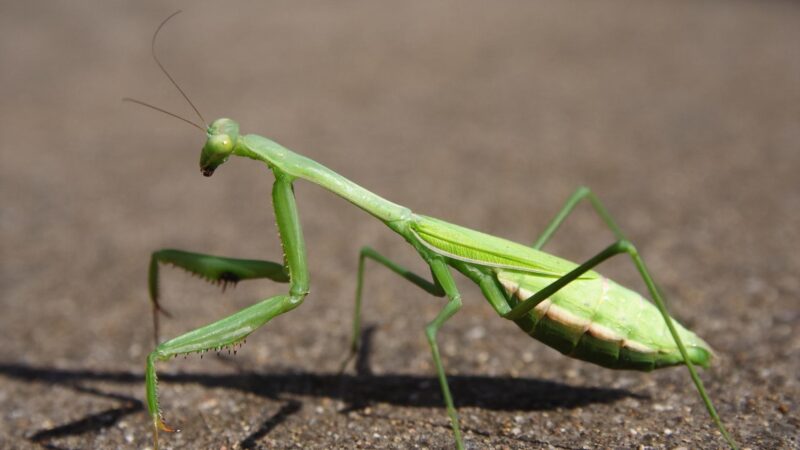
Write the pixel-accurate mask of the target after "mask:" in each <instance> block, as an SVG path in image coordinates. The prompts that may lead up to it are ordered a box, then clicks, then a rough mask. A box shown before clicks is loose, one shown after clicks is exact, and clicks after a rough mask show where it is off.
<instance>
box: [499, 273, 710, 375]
mask: <svg viewBox="0 0 800 450" xmlns="http://www.w3.org/2000/svg"><path fill="white" fill-rule="evenodd" d="M497 280H498V282H499V283H500V284H501V285H502V287H503V291H504V293H505V295H506V298H507V299H508V302H509V305H510V306H511V307H513V306H514V305H516V304H517V303H519V302H521V301H524V300H525V299H527V298H529V297H530V296H532V295H533V294H534V293H535V292H536V291H538V290H540V289H542V288H544V287H545V286H547V285H548V284H550V283H551V282H552V279H551V278H549V277H543V276H539V275H533V274H529V273H522V272H515V271H508V270H498V271H497ZM514 322H515V323H516V324H517V325H518V326H519V327H520V328H521V329H522V330H523V331H525V332H526V333H527V334H528V335H530V336H531V337H533V338H535V339H537V340H539V341H541V342H543V343H545V344H547V345H549V346H550V347H553V348H554V349H556V350H558V351H560V352H561V353H563V354H565V355H568V356H571V357H573V358H577V359H581V360H584V361H589V362H592V363H595V364H598V365H601V366H604V367H608V368H612V369H631V370H643V371H649V370H653V369H657V368H659V367H666V366H673V365H678V364H683V357H681V354H680V351H679V350H678V347H677V346H676V345H675V340H674V339H673V338H672V336H671V335H670V333H669V330H668V329H667V326H666V325H665V324H664V319H663V318H662V317H661V314H660V313H659V311H658V309H657V308H656V307H655V306H654V305H653V304H652V303H650V302H648V301H646V300H645V299H644V298H643V297H642V296H640V295H639V294H638V293H636V292H634V291H632V290H630V289H627V288H625V287H623V286H620V285H619V284H617V283H615V282H614V281H612V280H610V279H608V278H606V277H603V276H598V277H596V278H593V279H582V280H575V281H574V282H572V283H570V284H569V285H567V286H566V287H564V288H562V289H561V290H559V291H558V292H556V293H555V294H554V295H552V296H551V297H550V298H548V299H546V300H544V301H542V302H541V303H539V304H538V305H536V307H535V308H533V309H532V310H531V311H530V312H529V313H528V314H526V315H524V316H523V317H521V318H519V319H516V320H514ZM675 325H676V327H677V329H678V333H680V336H681V339H682V340H683V342H684V344H685V345H686V350H687V351H688V354H689V357H690V359H691V360H692V362H693V363H694V364H698V365H701V366H704V367H707V366H708V363H709V360H710V358H711V355H712V354H713V352H712V351H711V348H710V347H709V346H708V344H706V343H705V342H704V341H703V340H702V339H700V338H699V337H697V335H695V334H694V333H692V332H691V331H689V330H687V329H686V328H684V327H683V326H681V325H680V324H679V323H677V322H676V323H675Z"/></svg>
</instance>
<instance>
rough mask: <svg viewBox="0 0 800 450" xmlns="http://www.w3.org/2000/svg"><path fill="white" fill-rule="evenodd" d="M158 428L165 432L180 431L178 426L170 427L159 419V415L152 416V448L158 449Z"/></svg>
mask: <svg viewBox="0 0 800 450" xmlns="http://www.w3.org/2000/svg"><path fill="white" fill-rule="evenodd" d="M158 430H161V431H166V432H167V433H180V432H181V430H179V429H178V428H172V427H170V426H169V425H167V424H166V423H164V421H163V420H162V419H161V417H160V416H154V417H153V449H154V450H158Z"/></svg>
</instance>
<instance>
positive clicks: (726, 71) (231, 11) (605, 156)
mask: <svg viewBox="0 0 800 450" xmlns="http://www.w3.org/2000/svg"><path fill="white" fill-rule="evenodd" d="M178 8H184V9H185V10H186V11H185V12H184V13H183V14H182V15H181V16H179V17H177V18H176V19H175V20H174V22H172V23H171V24H170V25H169V26H168V27H167V28H166V29H165V30H164V32H163V34H162V36H161V40H160V42H159V48H160V55H161V57H162V60H163V61H164V63H165V65H166V66H168V68H169V69H170V70H171V71H172V72H173V75H174V76H175V77H176V78H177V79H178V80H179V81H180V83H181V85H182V86H183V88H184V89H185V90H186V91H187V93H188V94H189V95H190V96H191V98H192V99H193V100H194V101H195V103H196V104H197V106H198V108H199V109H200V110H201V111H202V112H203V114H204V115H205V116H206V117H207V118H215V117H219V116H230V117H233V118H235V119H237V120H239V121H240V122H241V124H242V128H243V130H244V131H245V132H248V133H258V134H262V135H265V136H269V137H271V138H273V139H275V140H277V141H279V142H281V143H283V144H284V145H286V146H287V147H289V148H291V149H294V150H296V151H299V152H302V153H304V154H305V155H307V156H309V157H311V158H313V159H315V160H317V161H320V162H322V163H323V164H325V165H327V166H329V167H331V168H332V169H334V170H336V171H338V172H339V173H341V174H343V175H345V176H347V177H349V178H351V179H353V180H354V181H356V182H358V183H360V184H362V185H363V186H365V187H367V188H368V189H370V190H373V191H375V192H377V193H379V194H380V195H383V196H385V197H386V198H388V199H391V200H392V201H394V202H397V203H400V204H403V205H407V206H409V207H410V208H412V209H414V210H415V211H418V212H421V213H425V214H428V215H433V216H436V217H440V218H442V219H445V220H448V221H451V222H454V223H458V224H462V225H465V226H469V227H471V228H475V229H479V230H483V231H486V232H490V233H492V234H496V235H499V236H503V237H507V238H510V239H514V240H517V241H520V242H528V243H529V242H532V241H533V240H534V239H535V237H536V236H537V232H540V231H541V230H543V228H544V227H545V225H546V224H547V222H548V221H549V219H550V218H551V217H552V216H553V215H554V214H555V213H556V211H557V210H558V209H559V207H560V205H561V203H562V202H563V201H564V200H565V199H566V198H567V196H568V195H569V194H570V193H571V192H572V191H573V190H574V189H575V188H576V187H578V186H580V185H587V186H590V187H591V188H592V189H594V190H595V192H596V193H597V194H598V195H599V196H600V198H601V199H602V200H603V201H604V202H605V204H606V205H607V206H608V208H609V209H610V210H611V212H612V213H613V214H614V216H615V217H616V219H617V220H618V222H619V223H620V224H621V226H622V228H623V229H624V230H625V232H626V233H627V234H628V235H629V236H630V238H631V239H632V240H633V241H634V242H635V243H636V244H637V245H638V247H639V248H640V250H641V252H642V254H643V255H644V258H645V260H646V261H647V262H648V264H649V265H650V268H651V269H652V271H653V273H654V274H655V277H656V279H657V281H658V282H659V283H660V285H661V286H662V288H663V290H664V291H665V292H666V293H667V295H668V296H669V298H670V299H671V302H670V308H671V310H672V312H673V314H674V315H675V316H676V317H677V318H679V320H681V321H682V322H683V323H684V324H686V325H687V326H689V327H690V328H691V329H693V330H695V331H696V332H697V333H698V334H699V335H700V336H702V337H703V338H705V339H706V340H707V341H708V342H709V343H710V344H711V345H712V346H713V347H714V348H715V350H716V352H717V353H718V356H719V357H718V358H717V359H716V360H715V361H714V365H713V366H712V368H711V369H710V370H706V371H703V372H702V378H703V380H704V381H705V382H706V384H707V386H708V390H709V392H710V394H711V396H712V398H713V399H714V401H715V402H716V405H717V407H718V408H719V411H720V414H721V415H722V417H723V419H724V421H725V423H726V424H727V426H728V427H729V429H730V430H731V432H732V433H733V435H734V436H735V437H736V439H737V440H738V441H739V443H740V444H742V446H743V447H747V448H754V449H755V448H770V449H773V448H784V449H785V448H798V446H800V444H799V443H798V435H800V430H799V429H798V428H800V419H798V416H799V414H800V403H799V402H798V399H799V398H800V381H799V380H798V373H800V337H798V336H800V306H798V305H800V298H799V297H800V251H799V250H800V247H798V242H800V226H798V225H799V224H800V182H798V172H799V171H800V45H798V42H800V27H798V26H797V24H798V23H800V7H799V6H798V4H797V3H793V2H780V1H775V2H757V1H751V2H748V1H726V2H721V1H719V2H717V1H710V2H702V3H701V4H697V3H696V2H689V1H685V2H684V1H679V2H674V1H669V2H667V1H662V2H646V3H645V4H643V3H641V2H602V3H601V2H580V3H561V2H558V3H538V2H526V1H519V2H503V3H491V4H489V3H486V2H462V1H459V2H435V4H433V5H430V4H428V2H410V3H403V4H400V3H374V2H344V3H343V2H335V3H333V2H317V3H307V2H274V3H273V2H270V3H264V2H247V3H237V4H236V6H231V5H229V4H225V5H221V4H217V3H216V2H170V3H169V4H163V3H161V2H147V3H146V2H99V1H97V2H22V1H20V2H10V1H3V2H0V67H2V68H1V69H0V99H1V100H0V114H2V116H0V136H1V138H0V149H1V150H2V154H1V155H0V202H1V203H0V204H2V208H0V233H1V234H0V253H1V254H2V258H0V261H2V262H1V263H0V264H2V266H0V267H1V268H2V270H0V288H1V289H0V292H2V294H0V311H1V312H0V342H1V343H2V347H3V352H2V355H0V418H1V419H0V447H2V448H51V449H78V448H147V447H148V446H151V445H152V444H151V440H150V439H151V438H150V429H149V427H148V425H149V419H148V416H147V414H146V412H145V409H144V407H143V397H144V389H143V384H144V383H143V375H142V374H143V368H144V360H145V357H146V355H147V353H148V352H149V351H150V350H151V349H152V347H153V343H152V337H151V333H152V328H151V323H150V309H149V305H148V300H147V292H146V281H145V278H146V276H145V275H146V266H147V261H148V258H149V252H150V251H152V250H154V249H158V248H163V247H176V248H184V249H191V250H195V251H202V252H209V253H216V254H224V255H235V256H240V257H249V258H264V259H271V260H276V259H277V260H279V259H280V257H281V249H280V246H279V243H278V240H277V238H276V230H275V227H274V221H273V217H272V212H271V205H270V198H269V190H270V184H271V176H270V173H269V172H268V171H266V170H265V168H264V167H262V166H260V165H259V164H256V163H254V162H252V161H245V160H241V159H237V160H235V161H231V162H229V163H228V164H227V165H225V166H224V167H222V168H221V169H220V170H219V171H218V173H217V174H215V175H214V177H212V178H211V179H206V178H204V177H202V176H201V175H200V173H199V171H198V168H197V159H198V154H199V149H200V147H201V145H202V144H203V139H204V138H203V136H201V135H200V133H198V132H197V130H195V129H193V128H191V127H189V126H186V125H185V124H183V123H181V122H179V121H177V120H174V119H171V118H169V117H167V116H164V115H162V114H160V113H157V112H154V111H150V110H147V109H144V108H141V107H139V106H136V105H132V104H124V103H122V102H120V98H121V97H125V96H130V97H135V98H138V99H141V100H145V101H149V102H152V103H154V104H156V105H158V106H160V107H163V108H166V109H169V110H172V111H176V112H178V113H180V114H182V115H185V116H187V117H189V118H190V119H193V120H194V119H195V118H194V116H193V115H192V113H191V110H190V109H189V108H188V107H187V105H186V104H185V103H184V102H183V101H182V99H181V98H180V96H179V95H178V93H177V92H175V90H174V89H173V88H172V86H171V85H170V84H169V82H168V81H167V80H166V79H165V78H164V76H163V75H162V74H161V73H160V72H159V71H158V69H157V67H156V65H155V63H154V62H153V61H152V59H151V57H150V53H149V51H150V50H149V45H150V37H151V34H152V32H153V30H154V28H155V26H156V25H157V24H158V23H159V22H160V21H161V20H162V19H163V18H165V17H166V16H167V15H169V14H170V13H171V12H173V11H174V10H176V9H178ZM296 194H297V198H298V204H299V206H300V213H301V217H302V222H303V227H304V232H305V235H306V239H307V245H308V255H309V265H310V269H311V274H312V281H313V283H312V293H311V295H309V297H308V298H307V300H306V303H305V304H303V305H302V307H301V308H299V309H298V310H295V311H293V312H292V313H290V314H288V315H286V316H282V317H279V318H277V319H275V320H274V321H273V322H271V323H270V324H269V325H268V326H266V327H264V328H263V329H261V330H259V331H258V332H256V333H254V334H253V335H252V336H251V337H250V338H249V339H248V341H247V345H245V346H244V348H243V349H242V350H240V351H239V352H238V354H237V355H236V356H235V357H233V356H230V357H228V356H227V355H225V356H223V357H220V358H217V357H212V356H206V357H205V358H204V359H202V360H201V359H200V358H197V357H191V358H189V359H187V360H183V359H181V358H179V359H176V360H174V361H170V362H168V363H164V364H161V365H160V366H159V369H160V374H161V380H162V383H161V385H160V386H161V399H162V406H163V409H164V414H165V416H166V418H167V419H168V420H169V421H170V423H172V424H174V425H176V426H179V427H181V428H182V429H183V432H182V433H180V434H175V435H164V436H162V438H163V439H162V443H163V448H167V449H168V448H217V449H223V448H225V449H235V448H304V449H323V448H431V449H432V448H449V447H452V445H453V440H452V433H451V431H450V428H449V425H448V420H447V416H446V414H445V411H444V408H443V406H442V401H441V397H440V393H439V389H438V386H437V381H436V379H435V376H434V371H433V367H432V362H431V358H430V354H429V349H428V347H427V342H426V340H425V337H424V333H423V332H422V329H423V327H424V325H425V323H426V322H427V321H428V320H430V319H431V318H432V317H434V315H435V314H436V312H437V311H438V309H439V308H440V307H441V306H442V302H441V300H439V299H436V298H432V297H429V296H427V295H426V294H424V293H423V292H422V291H419V290H417V289H415V288H410V287H409V285H408V284H407V283H405V282H403V281H402V280H401V279H399V278H398V277H396V276H394V275H392V274H391V273H388V271H387V270H384V269H382V268H378V267H377V266H375V265H370V266H369V268H368V272H367V285H366V290H365V292H366V294H365V295H366V296H365V312H364V325H365V327H366V329H367V330H368V331H367V333H366V335H365V347H364V350H363V351H362V352H361V355H360V357H359V359H358V361H357V365H356V366H357V367H356V368H355V369H354V368H350V369H349V370H348V371H347V372H346V373H345V374H344V375H342V376H337V369H338V366H339V363H340V362H341V360H342V358H343V357H344V355H345V352H346V347H347V339H348V336H349V332H350V326H351V325H350V324H351V314H352V303H353V291H354V286H355V271H356V266H357V252H358V249H359V248H360V247H361V246H364V245H370V246H373V247H375V248H376V249H379V250H380V251H381V252H383V253H385V254H386V255H389V256H391V257H392V258H394V259H396V260H398V261H400V262H402V263H404V264H407V265H409V266H410V267H412V268H413V269H414V270H418V271H420V272H422V273H425V266H424V265H423V263H422V262H421V261H419V259H418V258H417V257H416V256H415V255H414V253H413V251H412V250H411V249H410V248H409V247H408V246H407V245H404V242H403V241H402V239H400V238H398V237H397V236H395V235H393V234H391V232H390V231H389V230H387V229H386V228H385V227H383V226H382V225H381V224H380V223H378V222H376V221H375V220H372V219H371V217H369V216H368V215H366V214H364V213H363V212H361V211H359V210H357V209H355V208H353V207H351V205H350V204H349V203H347V202H345V201H343V200H341V199H339V198H336V197H334V196H332V195H331V194H329V193H328V192H325V191H323V190H321V189H319V188H317V187H315V186H312V185H309V184H307V183H300V182H298V183H297V184H296ZM611 240H612V235H611V233H609V232H608V231H607V230H606V229H604V227H603V225H602V223H601V222H600V221H599V220H598V219H597V218H596V216H595V215H594V214H593V213H592V211H591V209H590V208H588V207H587V206H585V205H583V206H581V207H580V208H579V209H578V211H577V212H576V214H575V216H574V217H573V218H571V219H570V220H569V221H568V223H567V224H566V225H565V227H564V228H563V230H562V231H561V232H560V233H559V234H558V235H556V238H555V240H554V241H553V242H552V243H551V244H549V245H548V246H547V247H546V249H547V250H549V251H551V252H553V253H556V254H559V255H562V256H564V257H568V258H570V259H574V260H584V259H586V258H588V257H590V256H591V255H593V254H594V253H596V252H597V251H599V250H600V249H602V248H603V247H604V246H605V245H607V244H608V243H610V242H611ZM600 270H601V271H602V272H604V273H607V274H608V275H610V276H612V277H613V278H615V279H617V280H618V281H620V282H623V283H625V284H628V285H630V286H632V287H633V288H636V289H640V290H641V289H642V283H641V281H640V279H639V278H638V276H637V274H636V273H635V270H634V269H633V267H632V266H631V264H630V262H629V261H628V260H626V259H625V258H618V260H614V261H610V262H609V263H607V264H604V265H603V267H602V268H601V269H600ZM163 280H164V286H163V297H164V301H165V305H166V306H167V307H168V308H169V309H170V310H171V311H172V312H173V314H174V316H175V317H174V318H173V319H172V320H167V321H165V322H164V324H163V325H164V327H163V328H164V335H165V336H176V335H178V334H180V333H182V332H184V331H186V330H189V329H191V328H194V327H197V326H199V325H202V324H205V323H208V322H210V321H212V320H216V319H218V318H221V317H223V316H225V315H226V314H229V313H231V312H233V311H236V310H237V309H239V308H242V307H244V306H246V305H249V304H252V303H253V302H254V301H256V300H257V299H259V298H264V297H267V296H271V295H275V294H277V293H282V292H285V286H283V285H274V284H272V283H269V282H248V283H241V284H240V285H239V286H238V287H237V288H236V289H229V290H227V291H226V292H225V293H224V294H222V293H220V292H219V289H218V288H216V287H214V286H211V285H208V284H204V283H202V282H200V281H198V280H197V279H195V278H192V277H190V276H188V275H187V274H185V273H183V272H181V271H179V270H176V269H165V270H164V271H163ZM457 281H458V283H459V286H460V288H461V290H462V292H463V296H464V303H465V305H464V308H463V310H462V311H461V312H460V313H459V314H458V315H456V316H455V317H454V318H453V319H452V320H451V321H450V322H448V323H447V324H446V326H445V327H444V328H443V331H442V332H441V335H440V343H441V347H442V352H443V354H444V360H445V365H446V367H447V370H448V373H449V374H450V380H451V386H452V388H453V395H454V397H455V399H456V403H457V406H458V409H459V413H460V416H461V420H462V425H463V429H464V431H465V441H466V444H467V447H468V448H473V449H479V448H480V449H483V448H498V449H501V448H502V449H505V448H510V449H518V448H556V449H579V448H672V449H675V448H720V447H723V444H724V443H723V441H722V440H721V438H720V436H719V433H718V432H717V431H716V429H715V427H714V426H713V424H712V423H711V420H710V419H709V418H708V416H707V414H706V412H705V411H704V408H703V406H702V404H701V402H700V400H699V397H698V396H697V394H696V393H695V390H694V388H693V387H692V385H691V383H690V381H689V377H688V375H687V372H686V370H685V369H683V368H673V369H668V370H662V371H658V372H655V373H646V374H641V373H634V372H618V371H611V370H607V369H603V368H599V367H596V366H593V365H590V364H587V363H582V362H579V361H575V360H571V359H569V358H566V357H564V356H562V355H560V354H558V353H557V352H555V351H554V350H551V349H549V348H547V347H545V346H544V345H542V344H540V343H538V342H534V341H532V340H530V339H528V338H527V337H526V335H525V334H523V333H522V332H520V331H519V330H518V329H516V327H515V326H514V325H513V324H512V323H509V322H507V321H505V320H503V319H500V318H498V317H497V316H496V315H495V313H494V312H493V310H492V309H491V308H490V306H489V305H488V304H487V303H486V302H485V301H483V300H482V298H481V296H480V292H479V291H478V290H477V289H476V288H475V287H474V286H471V285H470V284H469V282H468V281H467V280H466V279H464V278H463V277H460V276H459V278H458V279H457Z"/></svg>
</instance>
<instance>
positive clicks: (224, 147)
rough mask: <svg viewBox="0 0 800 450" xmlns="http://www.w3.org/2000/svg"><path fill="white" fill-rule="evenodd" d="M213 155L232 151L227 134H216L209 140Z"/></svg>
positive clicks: (231, 144)
mask: <svg viewBox="0 0 800 450" xmlns="http://www.w3.org/2000/svg"><path fill="white" fill-rule="evenodd" d="M209 141H210V144H211V148H212V149H213V151H214V153H230V152H231V151H232V150H233V141H231V138H230V137H229V136H228V135H227V134H218V135H216V136H211V138H210V139H209Z"/></svg>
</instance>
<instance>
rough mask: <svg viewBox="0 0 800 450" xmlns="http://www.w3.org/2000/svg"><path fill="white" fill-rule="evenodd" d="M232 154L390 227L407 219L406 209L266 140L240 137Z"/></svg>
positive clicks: (409, 215) (249, 135)
mask: <svg viewBox="0 0 800 450" xmlns="http://www.w3.org/2000/svg"><path fill="white" fill-rule="evenodd" d="M234 153H235V154H237V155H240V156H246V157H248V158H252V159H257V160H260V161H264V162H265V163H267V165H269V166H270V168H271V169H272V170H273V171H278V172H283V173H285V174H287V175H290V176H292V177H296V178H302V179H304V180H308V181H310V182H312V183H314V184H317V185H319V186H321V187H323V188H325V189H327V190H329V191H331V192H333V193H334V194H336V195H338V196H339V197H342V198H344V199H345V200H347V201H349V202H350V203H352V204H354V205H356V206H358V207H359V208H361V209H363V210H364V211H366V212H368V213H369V214H371V215H373V216H375V217H376V218H378V219H380V220H381V221H383V222H385V223H387V224H388V225H390V226H391V223H392V222H398V221H403V220H408V219H409V218H410V217H411V210H410V209H408V208H406V207H404V206H400V205H398V204H396V203H393V202H390V201H389V200H386V199H385V198H383V197H381V196H379V195H377V194H374V193H372V192H370V191H368V190H366V189H364V188H363V187H361V186H359V185H358V184H356V183H354V182H352V181H350V180H348V179H347V178H345V177H343V176H341V175H339V174H338V173H336V172H334V171H333V170H331V169H328V168H327V167H325V166H323V165H322V164H320V163H318V162H316V161H314V160H312V159H309V158H306V157H305V156H303V155H299V154H297V153H295V152H293V151H291V150H289V149H287V148H285V147H283V146H282V145H280V144H278V143H277V142H274V141H271V140H269V139H267V138H264V137H261V136H258V135H255V134H248V135H246V136H242V137H241V138H240V140H239V143H238V144H237V146H236V149H235V150H234Z"/></svg>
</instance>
